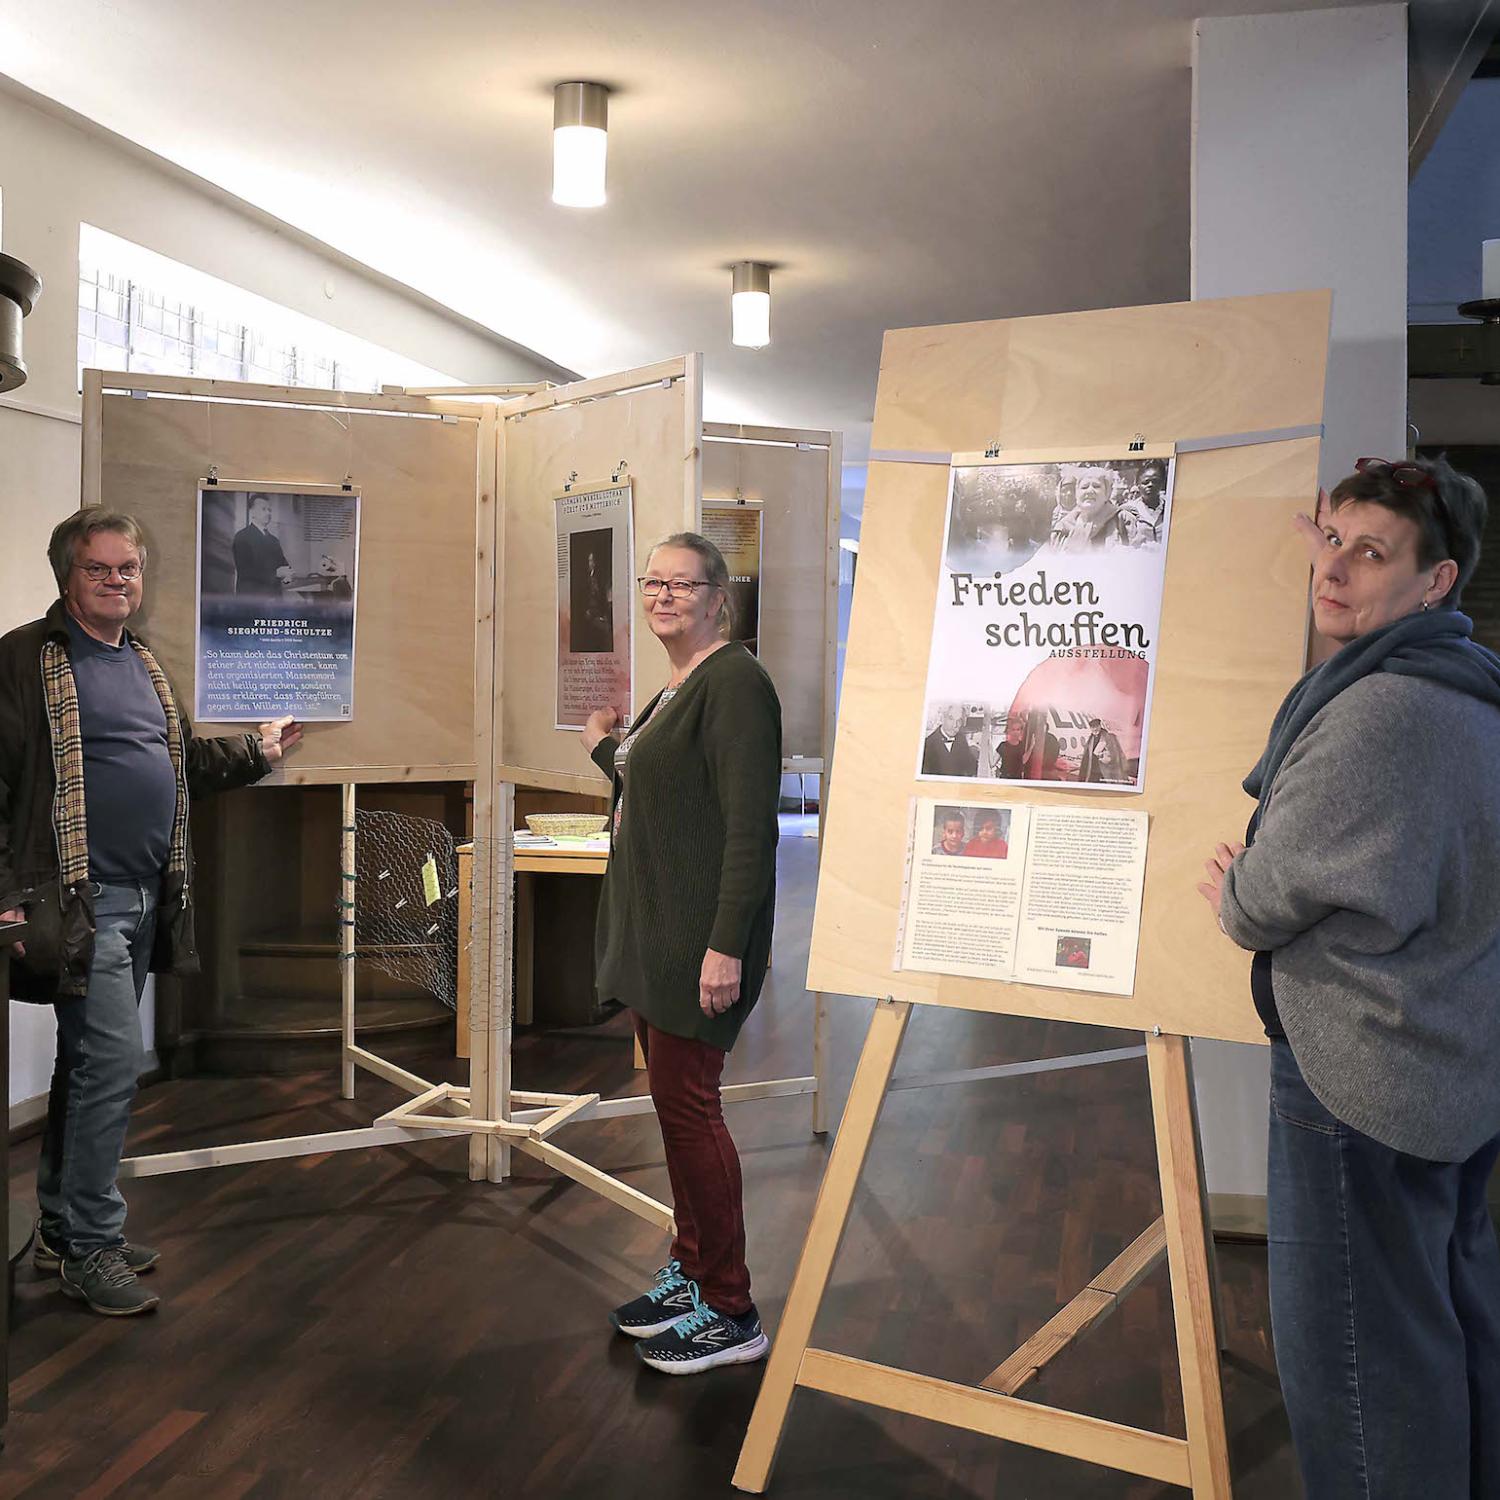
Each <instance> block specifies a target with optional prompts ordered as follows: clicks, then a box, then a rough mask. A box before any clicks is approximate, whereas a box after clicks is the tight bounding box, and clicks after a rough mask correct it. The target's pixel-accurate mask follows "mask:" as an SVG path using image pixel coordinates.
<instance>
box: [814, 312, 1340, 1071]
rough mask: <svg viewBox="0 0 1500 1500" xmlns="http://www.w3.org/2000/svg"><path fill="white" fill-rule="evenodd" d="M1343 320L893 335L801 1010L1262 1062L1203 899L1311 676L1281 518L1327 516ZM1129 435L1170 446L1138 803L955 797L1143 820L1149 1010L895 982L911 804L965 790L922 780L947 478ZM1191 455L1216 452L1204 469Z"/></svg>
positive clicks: (1263, 315) (1139, 995)
mask: <svg viewBox="0 0 1500 1500" xmlns="http://www.w3.org/2000/svg"><path fill="white" fill-rule="evenodd" d="M1329 310H1330V294H1328V293H1326V292H1306V293H1289V294H1284V295H1276V296H1265V297H1244V298H1232V299H1225V300H1220V301H1209V302H1196V303H1178V304H1172V305H1167V306H1161V307H1141V308H1126V309H1119V310H1114V311H1108V312H1093V313H1075V314H1067V315H1063V316H1057V317H1043V318H1019V319H1014V320H1010V321H1005V322H995V323H971V324H960V325H954V326H951V327H943V328H920V329H903V330H899V331H896V332H892V333H889V334H887V336H886V340H885V347H884V353H883V356H882V360H881V371H880V388H879V395H878V399H877V403H876V412H875V430H874V443H873V446H874V452H873V453H872V455H871V457H872V462H871V466H870V481H869V489H868V492H867V495H866V499H865V512H864V520H863V524H862V528H861V537H860V568H859V583H858V587H857V588H856V591H855V600H854V613H853V620H852V623H851V627H850V633H849V641H848V647H847V654H846V659H845V667H844V683H843V698H842V703H841V705H840V714H839V725H838V738H837V748H836V758H837V764H838V769H839V774H838V776H837V777H835V778H834V780H833V785H832V793H831V800H830V808H829V816H828V826H827V831H826V835H825V840H826V842H825V845H824V850H823V860H822V866H821V876H820V880H819V889H818V903H817V911H816V915H815V919H814V926H813V939H812V950H811V957H810V962H809V973H808V981H807V982H808V985H809V987H810V988H814V989H819V990H827V991H833V992H838V993H843V994H854V995H868V996H892V997H894V998H896V999H897V1000H910V1001H918V1002H923V1003H926V1004H934V1005H947V1006H955V1007H961V1008H966V1009H971V1010H984V1011H994V1012H1000V1013H1007V1014H1014V1015H1031V1016H1045V1017H1051V1018H1055V1019H1059V1020H1068V1021H1085V1022H1092V1023H1095V1024H1098V1025H1107V1026H1125V1027H1131V1028H1135V1029H1140V1030H1146V1031H1149V1030H1151V1029H1152V1028H1154V1027H1158V1026H1159V1027H1160V1028H1161V1029H1162V1030H1163V1032H1166V1033H1170V1034H1175V1035H1182V1036H1203V1037H1217V1038H1224V1039H1227V1040H1232V1041H1263V1040H1264V1036H1263V1034H1262V1031H1261V1027H1260V1023H1259V1021H1258V1020H1257V1018H1256V1015H1255V1012H1254V1010H1253V1008H1252V1006H1251V1003H1250V998H1249V977H1248V975H1249V958H1248V955H1246V954H1244V953H1241V952H1240V951H1239V950H1238V949H1236V948H1235V947H1234V946H1233V944H1231V943H1230V942H1229V941H1228V939H1226V938H1225V937H1224V936H1223V934H1222V933H1220V932H1219V930H1218V927H1217V924H1216V922H1215V920H1214V917H1213V913H1212V912H1211V911H1210V910H1209V907H1208V905H1207V904H1206V903H1205V902H1204V901H1203V900H1202V898H1201V897H1200V896H1199V895H1198V894H1197V893H1196V891H1195V890H1194V886H1195V884H1196V883H1197V881H1198V880H1199V879H1200V878H1201V868H1202V863H1203V861H1204V859H1206V858H1207V857H1208V854H1209V853H1210V851H1211V849H1212V847H1213V844H1214V843H1215V842H1216V841H1217V840H1219V839H1231V838H1238V837H1240V836H1242V834H1243V831H1244V827H1245V823H1246V820H1247V818H1248V815H1249V813H1250V810H1251V803H1250V800H1249V799H1248V798H1247V797H1246V796H1245V795H1244V793H1243V792H1242V791H1241V790H1240V781H1241V779H1242V778H1243V776H1244V775H1245V773H1246V772H1247V771H1248V770H1249V768H1250V767H1251V765H1252V764H1253V763H1254V762H1255V760H1256V758H1257V757H1258V756H1259V754H1260V751H1261V749H1262V747H1263V746H1264V743H1265V737H1266V732H1267V729H1268V727H1269V725H1270V721H1271V718H1272V715H1273V714H1274V712H1275V710H1276V708H1277V706H1278V704H1279V703H1280V702H1281V699H1282V697H1283V695H1284V694H1285V692H1286V690H1287V688H1288V687H1289V686H1290V685H1291V683H1292V682H1293V681H1294V680H1295V679H1296V677H1297V676H1298V675H1299V673H1300V671H1301V666H1302V660H1303V649H1304V643H1305V637H1306V581H1307V561H1306V555H1305V552H1304V549H1303V546H1302V543H1301V542H1300V540H1299V539H1298V538H1297V536H1296V534H1295V533H1294V532H1293V530H1292V528H1291V525H1290V518H1291V516H1292V515H1293V513H1294V512H1295V511H1297V510H1299V509H1306V508H1308V507H1309V505H1310V503H1311V501H1312V499H1313V497H1314V496H1315V494H1316V491H1317V471H1318V449H1319V440H1318V437H1317V435H1316V434H1317V431H1318V424H1320V423H1321V421H1322V410H1323V378H1324V368H1325V364H1326V358H1327V348H1328V321H1329ZM1309 429H1311V431H1312V434H1313V435H1310V436H1308V435H1304V436H1300V437H1291V436H1288V432H1289V431H1292V432H1296V431H1301V432H1302V433H1304V434H1305V433H1307V432H1308V430H1309ZM1138 433H1139V434H1142V435H1144V437H1145V438H1146V439H1147V440H1148V441H1149V442H1150V443H1152V444H1153V445H1154V444H1157V443H1176V444H1177V445H1178V459H1177V473H1176V487H1175V494H1174V500H1173V506H1174V511H1173V518H1172V528H1171V535H1170V538H1169V542H1168V559H1167V576H1166V586H1165V594H1164V597H1163V605H1162V621H1161V636H1160V648H1159V653H1158V657H1157V677H1156V688H1155V700H1154V707H1153V711H1152V721H1151V748H1150V760H1149V765H1148V767H1147V775H1146V784H1145V787H1144V791H1143V793H1141V794H1139V795H1133V794H1111V793H1105V792H1097V791H1094V792H1077V793H1073V792H1057V791H1040V790H1035V789H1028V788H1027V787H1026V786H1025V784H1024V783H1009V784H1005V785H994V784H985V783H978V782H976V783H974V784H973V785H972V786H969V785H965V787H964V789H963V799H964V800H965V801H971V802H972V801H978V802H985V801H987V802H995V803H1000V802H1033V803H1046V804H1049V805H1073V806H1080V807H1089V808H1101V807H1128V808H1144V809H1145V810H1146V811H1147V812H1148V813H1149V814H1150V817H1151V832H1150V844H1149V851H1148V857H1147V867H1146V886H1145V906H1144V912H1143V917H1142V929H1141V946H1140V954H1139V960H1138V963H1137V968H1136V981H1135V993H1134V995H1133V996H1131V997H1111V996H1100V995H1090V994H1084V993H1081V992H1078V991H1071V990H1061V989H1042V988H1038V987H1034V986H1026V985H1010V984H998V983H995V982H993V981H984V980H975V979H961V978H951V977H946V976H939V975H935V974H925V973H913V972H910V971H901V972H896V971H894V970H893V969H892V967H891V965H892V964H893V962H894V950H895V947H896V940H897V924H898V912H899V908H900V905H901V896H902V880H903V870H904V866H905V860H906V850H907V838H908V830H909V808H910V803H911V799H912V798H913V797H915V796H917V795H924V796H943V795H945V792H944V790H943V789H942V788H943V787H944V786H946V787H947V788H948V790H947V792H946V795H949V796H951V795H952V783H947V784H938V783H932V782H920V781H918V780H917V779H916V778H915V776H914V775H913V764H914V760H915V756H916V746H917V742H918V739H919V736H920V734H921V730H922V720H923V687H924V683H925V679H926V673H927V658H928V646H929V641H930V638H931V632H932V621H933V611H934V604H935V598H936V589H937V582H938V574H939V561H940V553H941V549H942V539H943V521H944V512H945V505H946V495H947V483H948V469H947V467H946V462H945V456H946V455H951V454H952V453H954V452H979V451H983V450H985V449H987V448H989V447H991V446H992V445H994V444H997V443H998V444H999V445H1000V446H1001V452H1002V454H1003V453H1004V451H1005V450H1007V449H1014V450H1026V449H1048V450H1053V451H1056V450H1061V449H1070V448H1081V447H1089V446H1098V445H1104V444H1118V445H1119V447H1120V449H1121V450H1122V451H1123V449H1124V448H1125V446H1126V444H1128V443H1129V441H1130V440H1131V439H1132V437H1133V436H1134V435H1136V434H1138ZM1247 439H1248V441H1247ZM1201 440H1211V446H1207V447H1205V448H1203V449H1202V450H1201V451H1194V450H1193V444H1194V442H1195V441H1201ZM1231 444H1238V446H1232V445H1231ZM934 455H937V456H938V461H936V462H933V461H931V460H932V458H933V456H934ZM924 459H925V460H927V461H923V460H924Z"/></svg>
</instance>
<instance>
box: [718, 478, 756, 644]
mask: <svg viewBox="0 0 1500 1500" xmlns="http://www.w3.org/2000/svg"><path fill="white" fill-rule="evenodd" d="M764 526H765V511H764V509H763V508H762V506H761V504H760V502H759V501H756V500H705V501H704V502H703V535H704V536H706V537H707V538H708V539H709V541H711V542H712V543H713V544H714V546H716V547H717V548H718V549H719V551H720V552H721V553H723V555H724V563H725V566H726V567H727V568H728V569H729V607H730V611H731V614H732V616H733V623H732V625H731V626H730V631H729V639H730V640H732V641H739V642H740V644H741V645H742V646H744V647H745V649H746V650H747V651H749V652H750V654H751V655H752V656H758V655H759V654H760V561H761V553H762V548H763V537H764Z"/></svg>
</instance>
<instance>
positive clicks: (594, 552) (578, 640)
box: [553, 479, 635, 729]
mask: <svg viewBox="0 0 1500 1500" xmlns="http://www.w3.org/2000/svg"><path fill="white" fill-rule="evenodd" d="M553 506H554V509H555V512H556V517H557V723H556V727H557V728H558V729H581V728H583V726H584V725H585V724H586V723H587V722H588V717H589V715H590V714H591V713H593V712H594V710H595V709H597V708H605V707H613V708H614V710H615V711H616V713H618V714H619V716H620V723H621V724H622V725H628V724H629V723H630V705H631V698H632V692H631V666H630V658H631V634H632V631H633V629H634V619H635V611H634V610H633V609H632V608H631V603H632V594H633V592H634V574H635V555H634V553H635V549H634V544H633V540H632V535H631V519H630V518H631V484H630V481H629V480H628V479H625V480H622V481H621V482H620V483H618V484H598V485H592V486H588V487H585V488H581V489H580V488H570V489H567V490H564V491H562V492H561V493H560V494H557V495H554V496H553Z"/></svg>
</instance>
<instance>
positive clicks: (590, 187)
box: [552, 83, 609, 208]
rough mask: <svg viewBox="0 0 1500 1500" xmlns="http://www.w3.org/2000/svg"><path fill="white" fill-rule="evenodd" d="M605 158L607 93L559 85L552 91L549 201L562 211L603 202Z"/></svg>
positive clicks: (581, 85) (580, 85)
mask: <svg viewBox="0 0 1500 1500" xmlns="http://www.w3.org/2000/svg"><path fill="white" fill-rule="evenodd" d="M608 155H609V90H608V89H607V88H605V86H604V85H603V84H602V83H560V84H558V85H557V87H556V88H555V89H553V91H552V201H553V202H554V203H559V204H561V205H562V206H563V207H564V208H599V207H601V206H602V205H603V203H604V175H605V162H606V159H607V157H608Z"/></svg>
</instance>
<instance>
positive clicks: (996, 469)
mask: <svg viewBox="0 0 1500 1500" xmlns="http://www.w3.org/2000/svg"><path fill="white" fill-rule="evenodd" d="M1171 489H1172V462H1171V459H1170V458H1169V457H1162V456H1158V455H1144V454H1143V455H1139V456H1135V457H1123V458H1109V459H1093V460H1087V461H1083V460H1080V461H1078V462H1056V463H1027V464H1015V463H1011V464H1007V463H1004V462H998V461H993V462H992V461H988V460H987V461H984V462H974V463H959V464H955V466H954V467H953V469H952V471H951V480H950V488H949V503H948V514H947V528H946V532H945V536H944V546H943V566H942V574H941V577H940V579H939V583H938V598H937V610H936V618H935V620H934V624H933V635H932V652H931V656H930V658H929V662H928V675H927V695H926V713H925V716H924V721H923V726H922V745H921V750H920V756H919V770H918V774H919V775H920V776H922V777H924V778H929V779H936V780H968V781H1029V782H1034V783H1039V784H1042V785H1052V786H1068V785H1084V786H1097V787H1101V788H1103V787H1113V788H1115V789H1118V790H1120V791H1139V790H1140V788H1141V784H1142V774H1143V764H1144V758H1145V746H1146V741H1147V729H1148V724H1149V718H1150V702H1151V686H1152V680H1153V667H1154V663H1155V660H1156V637H1157V632H1158V628H1159V625H1160V619H1161V590H1162V581H1163V578H1164V576H1165V569H1166V542H1167V530H1168V522H1169V517H1170V511H1171Z"/></svg>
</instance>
